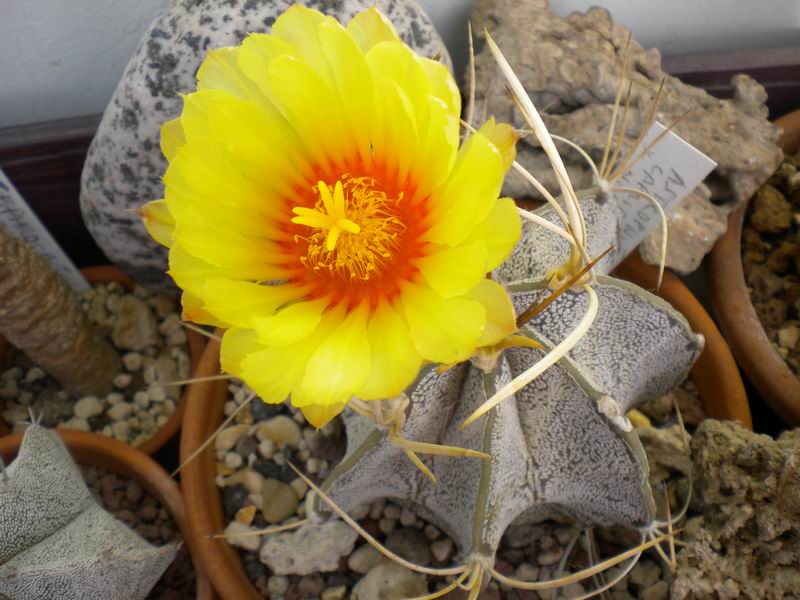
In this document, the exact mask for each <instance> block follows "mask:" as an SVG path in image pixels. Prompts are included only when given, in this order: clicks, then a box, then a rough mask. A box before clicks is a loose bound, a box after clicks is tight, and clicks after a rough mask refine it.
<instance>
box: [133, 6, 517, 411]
mask: <svg viewBox="0 0 800 600" xmlns="http://www.w3.org/2000/svg"><path fill="white" fill-rule="evenodd" d="M459 113H460V98H459V94H458V89H457V87H456V85H455V83H454V81H453V79H452V77H451V76H450V74H449V72H448V71H447V69H446V68H445V67H444V66H443V65H441V64H440V63H438V62H436V61H433V60H430V59H427V58H422V57H419V56H417V55H415V54H414V53H413V52H412V51H411V50H410V49H409V48H408V47H407V46H406V45H404V44H403V43H402V42H401V41H400V39H399V37H398V36H397V34H396V32H395V30H394V29H393V27H392V25H391V23H390V22H389V21H388V20H387V19H386V18H385V17H384V16H383V15H382V14H381V13H380V12H379V11H378V10H377V9H375V8H370V9H368V10H365V11H364V12H362V13H360V14H358V15H357V16H356V17H355V18H353V20H352V21H351V22H350V23H349V24H348V25H347V27H343V26H342V25H340V24H339V23H338V22H337V21H336V20H335V19H333V18H330V17H326V16H324V15H322V14H321V13H319V12H317V11H315V10H310V9H308V8H305V7H303V6H300V5H295V6H292V7H291V8H290V9H289V10H287V11H286V12H285V13H284V14H283V15H281V16H280V17H279V18H278V19H277V20H276V21H275V24H274V25H273V27H272V32H271V33H270V34H252V35H249V36H248V37H247V38H246V39H245V40H244V42H243V43H242V45H241V46H238V47H235V48H221V49H218V50H213V51H211V52H210V53H209V54H208V56H207V58H206V59H205V61H204V62H203V65H202V66H201V67H200V70H199V71H198V73H197V91H196V92H194V93H190V94H188V95H186V96H184V107H183V111H182V113H181V115H180V117H179V118H177V119H175V120H174V121H170V122H168V123H166V124H165V125H164V126H163V128H162V132H161V145H162V150H163V152H164V154H165V156H166V157H167V159H168V160H169V167H168V169H167V171H166V174H165V176H164V184H165V196H164V199H163V200H156V201H154V202H151V203H149V204H148V205H146V206H145V207H144V208H143V210H142V216H143V219H144V222H145V225H146V227H147V229H148V230H149V232H150V234H151V235H152V236H153V237H154V238H155V239H156V240H157V241H158V242H160V243H162V244H164V245H166V246H167V247H169V248H170V255H169V263H170V269H169V273H170V274H171V275H172V277H173V278H174V279H175V281H176V283H177V284H178V285H179V286H180V287H181V288H182V290H183V309H184V317H185V318H187V319H190V320H194V321H197V322H199V323H205V324H212V325H217V326H221V327H224V328H226V331H225V334H224V338H223V341H222V350H221V360H222V366H223V369H224V370H226V371H227V372H229V373H231V374H233V375H235V376H237V377H240V378H242V379H243V380H244V381H245V382H247V383H248V384H249V385H250V386H251V387H252V388H253V389H254V390H255V391H256V392H258V394H259V395H260V396H261V397H262V398H263V399H264V401H266V402H282V401H284V400H285V399H287V398H290V399H291V402H292V404H294V405H295V406H297V407H299V408H301V409H302V410H303V411H304V413H305V414H306V417H307V418H308V419H309V420H310V421H311V422H312V423H313V424H315V425H317V426H321V425H322V424H324V423H325V422H327V421H328V420H330V419H331V418H333V417H334V416H336V414H338V412H340V411H341V410H342V408H344V406H345V405H346V404H347V403H348V401H349V400H350V399H351V397H353V396H356V397H358V398H360V399H364V400H376V399H384V398H391V397H394V396H396V395H397V394H400V393H401V392H402V391H403V390H404V389H405V388H406V387H407V386H408V385H409V384H410V383H411V382H412V381H413V380H414V378H415V377H416V375H417V374H418V372H419V369H420V367H421V365H422V364H423V363H424V362H436V363H454V362H459V361H463V360H466V359H468V358H469V357H470V356H471V355H472V354H473V353H474V352H475V350H476V348H477V347H480V346H485V345H491V344H495V343H497V342H498V341H499V340H501V339H502V338H504V337H505V336H507V335H510V334H511V333H513V332H514V330H515V329H516V327H515V325H514V314H513V309H512V307H511V304H510V301H509V299H508V296H507V295H506V292H505V291H504V289H503V288H502V286H500V285H499V284H498V283H496V282H494V281H492V280H490V279H487V278H486V274H487V273H488V272H489V271H491V270H492V269H493V268H495V267H496V266H497V265H499V264H500V263H501V262H502V261H503V260H504V259H505V258H506V256H507V255H508V254H509V253H510V251H511V249H512V247H513V246H514V244H515V242H516V240H517V239H518V237H519V234H520V222H519V217H518V216H517V212H516V209H515V206H514V203H513V202H512V201H511V200H509V199H500V200H498V195H499V192H500V187H501V184H502V181H503V178H504V176H505V173H506V172H507V170H508V168H509V167H510V165H511V162H512V160H513V158H514V143H515V141H516V136H515V135H514V132H513V130H512V129H511V128H510V127H509V126H507V125H498V124H495V123H494V121H489V122H488V123H486V124H485V125H484V126H483V127H482V128H481V129H480V131H478V132H477V133H475V134H473V135H471V136H470V137H469V138H468V139H467V140H466V141H465V142H464V144H463V145H462V147H461V148H460V149H459V147H458V145H459V129H460V127H459Z"/></svg>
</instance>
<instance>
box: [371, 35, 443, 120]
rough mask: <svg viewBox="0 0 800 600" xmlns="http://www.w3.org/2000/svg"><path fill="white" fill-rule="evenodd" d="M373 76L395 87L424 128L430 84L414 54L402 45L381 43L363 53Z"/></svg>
mask: <svg viewBox="0 0 800 600" xmlns="http://www.w3.org/2000/svg"><path fill="white" fill-rule="evenodd" d="M366 62H367V64H368V65H369V70H370V72H371V73H372V76H373V77H385V78H387V79H389V80H391V81H393V82H394V83H396V84H397V85H398V87H399V88H400V89H401V90H403V93H404V94H405V96H406V97H407V98H408V99H409V101H410V102H411V105H412V106H413V107H414V115H415V117H416V124H417V126H418V127H422V126H423V125H425V121H426V119H427V113H428V95H429V94H430V91H431V89H430V84H429V81H428V76H427V74H426V73H425V69H423V68H422V65H421V64H420V62H419V58H418V57H417V55H416V54H414V52H413V51H412V50H411V48H409V47H408V46H406V45H405V44H403V43H401V42H382V43H380V44H378V45H376V46H375V47H374V48H372V49H371V50H370V51H369V52H367V54H366Z"/></svg>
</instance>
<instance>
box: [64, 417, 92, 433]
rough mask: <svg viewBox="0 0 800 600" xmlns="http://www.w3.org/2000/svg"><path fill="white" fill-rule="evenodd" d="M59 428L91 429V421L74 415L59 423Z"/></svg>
mask: <svg viewBox="0 0 800 600" xmlns="http://www.w3.org/2000/svg"><path fill="white" fill-rule="evenodd" d="M58 429H73V430H75V431H89V421H87V420H86V419H81V418H79V417H72V418H71V419H69V420H67V421H64V422H63V423H59V425H58Z"/></svg>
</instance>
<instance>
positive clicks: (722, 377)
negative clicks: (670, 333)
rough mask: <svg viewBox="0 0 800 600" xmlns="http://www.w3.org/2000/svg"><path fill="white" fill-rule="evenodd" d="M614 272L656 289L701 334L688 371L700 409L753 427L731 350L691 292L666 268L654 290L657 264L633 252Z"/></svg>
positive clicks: (717, 417)
mask: <svg viewBox="0 0 800 600" xmlns="http://www.w3.org/2000/svg"><path fill="white" fill-rule="evenodd" d="M613 275H614V276H616V277H620V278H621V279H627V280H628V281H631V282H633V283H635V284H636V285H638V286H639V287H642V288H645V289H646V290H650V291H651V292H653V293H657V294H658V295H659V296H661V297H662V298H663V299H664V300H666V301H667V302H669V303H670V304H671V305H672V306H673V308H675V309H676V310H677V311H678V312H680V313H682V314H683V316H684V317H686V320H687V321H689V325H690V326H691V327H692V329H693V330H694V331H696V332H697V333H701V334H703V337H704V338H705V340H706V343H705V348H704V349H703V352H702V354H701V355H700V358H698V359H697V362H696V363H695V364H694V367H692V370H691V372H690V373H689V379H691V380H692V383H694V384H695V386H696V387H697V391H698V392H699V394H700V402H701V403H702V405H703V412H704V413H705V414H706V416H708V417H712V418H714V419H722V420H727V421H738V422H739V423H740V424H741V425H742V426H744V427H747V428H748V429H752V428H753V419H752V417H751V415H750V406H749V404H748V403H747V394H746V393H745V390H744V384H743V383H742V378H741V376H740V375H739V369H738V368H737V366H736V361H735V360H734V358H733V354H731V350H730V348H729V347H728V344H727V343H726V342H725V339H724V338H723V337H722V335H721V334H720V332H719V329H717V326H716V325H715V324H714V321H713V320H712V319H711V316H710V315H709V314H708V312H706V310H705V309H704V308H703V305H702V304H700V302H699V301H698V300H697V298H695V297H694V294H692V292H690V291H689V289H688V288H687V287H686V286H685V285H683V283H681V280H680V279H678V278H677V277H676V276H675V275H673V274H672V273H671V272H669V271H666V272H665V273H664V279H663V281H662V282H661V288H660V289H659V290H658V291H656V290H655V287H656V285H657V283H658V268H657V267H654V266H651V265H646V264H645V263H644V262H642V259H641V258H639V254H638V253H636V252H634V253H633V254H631V255H630V256H628V258H626V259H625V260H624V261H623V262H622V263H621V264H620V265H619V266H618V267H617V269H616V271H614V273H613Z"/></svg>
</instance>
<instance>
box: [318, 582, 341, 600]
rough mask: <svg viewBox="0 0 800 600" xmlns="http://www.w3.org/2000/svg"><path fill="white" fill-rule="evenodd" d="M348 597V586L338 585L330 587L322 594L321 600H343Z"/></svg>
mask: <svg viewBox="0 0 800 600" xmlns="http://www.w3.org/2000/svg"><path fill="white" fill-rule="evenodd" d="M346 595H347V586H345V585H337V586H336V587H329V588H327V589H326V590H325V591H323V592H322V596H320V599H321V600H343V599H344V597H345V596H346Z"/></svg>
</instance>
